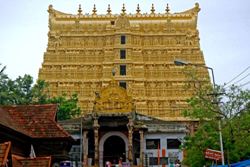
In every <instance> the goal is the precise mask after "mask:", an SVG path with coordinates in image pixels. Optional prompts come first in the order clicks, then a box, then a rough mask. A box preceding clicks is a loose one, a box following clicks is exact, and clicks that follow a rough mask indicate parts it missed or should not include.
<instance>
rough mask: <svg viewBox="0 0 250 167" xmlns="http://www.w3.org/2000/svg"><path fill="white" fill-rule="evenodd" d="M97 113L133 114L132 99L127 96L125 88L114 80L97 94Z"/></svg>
mask: <svg viewBox="0 0 250 167" xmlns="http://www.w3.org/2000/svg"><path fill="white" fill-rule="evenodd" d="M94 109H95V112H107V113H113V112H121V113H123V112H131V111H132V98H131V97H130V96H128V95H127V92H126V90H125V89H124V88H121V87H119V86H118V85H117V83H116V81H115V80H114V79H112V81H111V83H110V85H108V86H107V87H105V88H103V89H102V90H101V91H100V93H97V94H96V98H95V106H94Z"/></svg>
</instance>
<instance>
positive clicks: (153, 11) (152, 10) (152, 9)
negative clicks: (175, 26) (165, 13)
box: [150, 4, 155, 14]
mask: <svg viewBox="0 0 250 167" xmlns="http://www.w3.org/2000/svg"><path fill="white" fill-rule="evenodd" d="M150 11H151V14H155V7H154V4H152V7H151V10H150Z"/></svg>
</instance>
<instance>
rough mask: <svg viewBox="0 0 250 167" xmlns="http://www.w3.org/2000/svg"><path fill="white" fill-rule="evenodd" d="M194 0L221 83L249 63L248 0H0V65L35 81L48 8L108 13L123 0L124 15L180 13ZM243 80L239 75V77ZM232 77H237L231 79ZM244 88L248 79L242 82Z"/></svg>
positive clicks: (247, 76)
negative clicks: (151, 10) (168, 7)
mask: <svg viewBox="0 0 250 167" xmlns="http://www.w3.org/2000/svg"><path fill="white" fill-rule="evenodd" d="M195 2H198V3H199V4H200V8H201V11H200V12H199V17H198V29H199V31H200V39H201V40H200V43H201V50H202V51H203V53H204V56H205V61H206V65H207V66H210V67H212V68H213V69H214V73H215V80H216V83H217V84H223V83H227V82H228V81H230V80H231V79H233V78H234V77H235V76H237V75H238V74H239V73H241V72H242V71H243V70H244V69H247V68H248V67H249V66H250V54H249V53H250V1H249V0H200V1H199V0H196V1H194V0H169V1H166V0H164V1H163V0H131V1H130V0H105V1H103V0H81V1H80V0H54V1H52V0H6V1H3V0H0V23H1V24H0V50H1V53H0V63H2V64H3V65H7V69H6V71H5V72H6V73H7V74H8V75H9V76H10V77H11V78H12V79H15V78H16V77H17V76H23V75H24V74H30V75H32V76H33V77H34V79H35V80H36V79H37V76H38V70H39V68H41V63H42V62H43V53H44V52H45V51H46V47H47V42H48V39H47V33H48V12H47V9H48V6H49V4H52V5H53V7H54V8H55V9H56V10H59V11H63V12H65V13H72V14H76V13H77V10H78V5H79V4H81V5H82V10H83V13H91V11H92V9H93V5H94V4H96V7H97V13H99V14H105V13H106V10H107V6H108V4H110V5H111V10H112V13H120V11H121V7H122V4H123V3H125V6H126V9H127V13H135V10H136V6H137V4H138V3H139V4H140V7H141V10H142V11H141V12H142V13H145V12H148V13H149V12H150V8H151V4H152V3H154V6H155V9H156V12H157V13H163V12H165V11H164V10H165V7H166V4H167V3H169V6H170V9H171V12H181V11H184V10H187V9H190V8H192V7H194V5H195ZM241 78H244V79H241ZM238 80H241V81H239V82H237V81H238ZM249 81H250V67H249V68H248V70H246V71H245V72H244V73H243V74H242V75H241V76H240V77H238V78H237V79H235V80H234V81H233V82H231V83H234V82H236V84H238V85H242V84H245V83H248V82H249ZM244 88H250V83H248V84H247V85H245V86H244Z"/></svg>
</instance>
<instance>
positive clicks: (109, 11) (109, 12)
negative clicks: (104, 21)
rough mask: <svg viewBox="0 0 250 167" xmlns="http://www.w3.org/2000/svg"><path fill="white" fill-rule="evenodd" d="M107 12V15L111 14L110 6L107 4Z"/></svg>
mask: <svg viewBox="0 0 250 167" xmlns="http://www.w3.org/2000/svg"><path fill="white" fill-rule="evenodd" d="M107 12H108V13H107V14H109V15H110V14H111V9H110V4H108V10H107Z"/></svg>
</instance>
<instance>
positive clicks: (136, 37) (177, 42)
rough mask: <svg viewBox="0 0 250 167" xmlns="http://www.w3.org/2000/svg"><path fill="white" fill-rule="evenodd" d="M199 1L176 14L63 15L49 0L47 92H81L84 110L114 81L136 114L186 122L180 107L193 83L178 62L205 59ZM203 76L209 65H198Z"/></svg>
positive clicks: (42, 76)
mask: <svg viewBox="0 0 250 167" xmlns="http://www.w3.org/2000/svg"><path fill="white" fill-rule="evenodd" d="M199 11H200V8H199V5H198V3H196V4H195V6H194V7H193V8H191V9H189V10H186V11H183V12H179V13H171V12H170V8H169V6H168V5H167V6H166V10H165V12H164V13H156V11H155V8H154V6H153V5H152V7H151V10H150V13H141V10H140V7H139V5H138V6H137V9H136V13H135V14H128V13H127V12H126V8H125V6H124V5H123V7H122V10H121V13H120V14H112V11H111V7H110V6H109V5H108V10H107V13H106V14H98V13H97V9H96V6H94V8H93V10H92V13H91V14H83V13H84V12H83V10H82V8H81V6H79V9H78V11H77V13H76V14H66V13H63V12H60V11H58V10H55V9H54V8H53V7H52V5H50V6H49V9H48V13H49V33H48V46H47V50H46V52H45V53H44V61H43V63H42V67H41V68H40V70H39V79H41V80H45V81H46V82H48V83H49V91H48V92H49V94H50V96H56V95H61V94H63V93H66V94H67V95H71V94H73V93H76V94H78V97H79V106H80V107H81V109H82V114H83V115H84V114H87V113H91V112H92V111H93V108H94V102H95V98H96V94H98V93H99V92H100V91H101V89H102V88H103V87H107V86H108V85H109V84H110V82H111V80H112V77H113V75H112V71H114V72H115V73H116V74H115V76H114V80H115V81H116V82H117V84H118V85H119V86H121V87H123V88H124V89H126V92H127V93H128V95H129V96H131V98H132V100H133V104H134V107H135V109H136V112H137V113H139V114H143V115H147V116H152V117H154V118H159V119H162V120H168V121H176V120H179V121H185V120H186V118H184V117H183V116H182V115H181V111H182V110H183V109H185V108H186V107H187V103H186V100H187V99H188V98H190V97H191V96H192V95H193V93H194V89H192V88H189V89H187V88H186V87H187V85H189V84H190V80H189V78H188V76H187V75H186V74H185V72H183V71H185V67H180V66H176V65H175V64H174V61H175V60H177V59H178V60H184V61H186V62H189V63H192V64H194V65H205V62H204V57H203V53H202V51H201V49H200V44H199V31H198V29H197V18H198V12H199ZM196 70H197V74H198V75H199V80H200V82H209V76H208V71H207V69H205V68H196Z"/></svg>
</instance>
